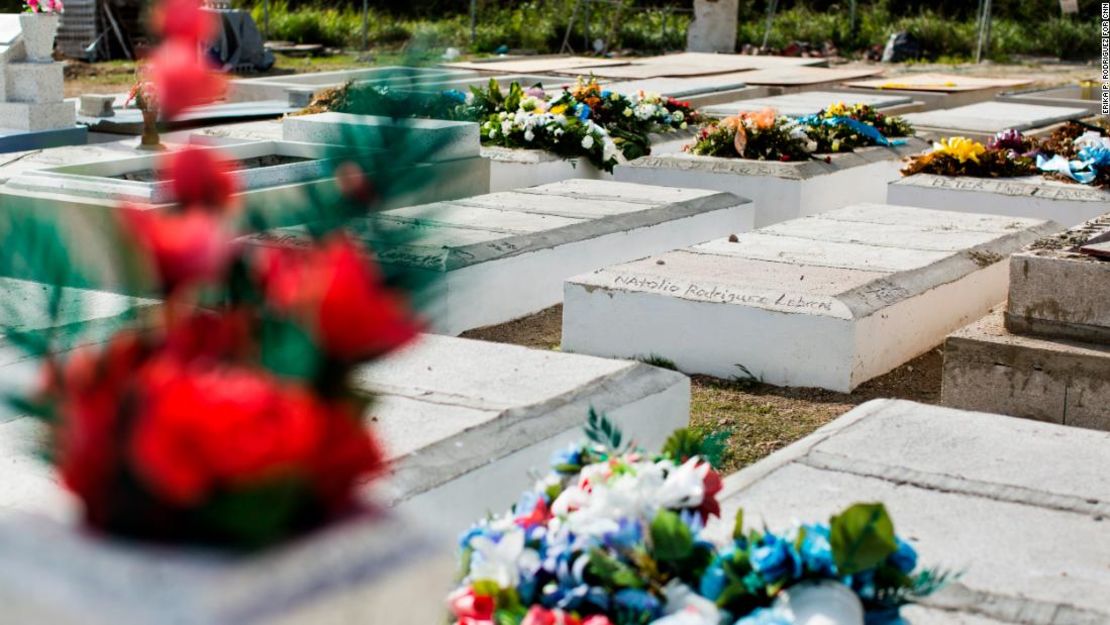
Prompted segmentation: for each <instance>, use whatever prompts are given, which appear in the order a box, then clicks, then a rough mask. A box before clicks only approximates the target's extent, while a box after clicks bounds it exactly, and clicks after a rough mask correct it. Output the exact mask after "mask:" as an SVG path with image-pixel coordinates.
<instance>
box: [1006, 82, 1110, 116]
mask: <svg viewBox="0 0 1110 625" xmlns="http://www.w3.org/2000/svg"><path fill="white" fill-rule="evenodd" d="M1100 97H1101V94H1100V93H1099V90H1098V88H1097V86H1096V83H1095V82H1094V81H1093V80H1091V81H1086V82H1083V83H1080V84H1071V85H1063V86H1060V87H1050V88H1048V89H1045V88H1040V89H1028V90H1024V91H1008V92H1006V93H1002V94H1000V95H998V96H996V99H997V100H998V101H999V102H1014V103H1017V104H1040V105H1043V106H1062V107H1068V108H1075V107H1080V108H1086V109H1087V112H1088V113H1090V114H1091V115H1095V114H1097V113H1098V112H1099V111H1100V109H1101V106H1100V101H1099V100H1100Z"/></svg>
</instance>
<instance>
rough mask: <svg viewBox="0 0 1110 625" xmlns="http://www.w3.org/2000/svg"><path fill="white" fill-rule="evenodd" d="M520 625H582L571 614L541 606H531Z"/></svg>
mask: <svg viewBox="0 0 1110 625" xmlns="http://www.w3.org/2000/svg"><path fill="white" fill-rule="evenodd" d="M520 625H582V621H580V620H579V619H578V617H577V616H574V615H573V614H568V613H566V612H563V611H562V610H548V609H547V608H544V607H542V606H538V605H535V606H532V609H531V610H528V614H526V615H524V620H523V621H521V623H520Z"/></svg>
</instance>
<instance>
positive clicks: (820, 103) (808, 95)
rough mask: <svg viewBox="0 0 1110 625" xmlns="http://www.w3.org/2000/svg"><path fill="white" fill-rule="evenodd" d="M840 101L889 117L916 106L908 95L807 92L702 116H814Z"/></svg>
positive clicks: (746, 102)
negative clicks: (775, 113)
mask: <svg viewBox="0 0 1110 625" xmlns="http://www.w3.org/2000/svg"><path fill="white" fill-rule="evenodd" d="M838 102H844V103H846V104H856V103H859V104H868V105H870V106H873V107H875V108H876V109H878V110H880V111H883V112H884V113H888V114H900V113H901V112H904V111H906V110H913V108H914V103H913V100H911V99H910V98H909V97H907V96H903V95H894V94H877V95H876V94H862V95H860V96H854V97H852V98H846V97H845V95H844V94H843V93H840V92H835V91H805V92H801V93H789V94H784V95H777V96H771V97H767V98H753V99H750V100H739V101H736V102H726V103H724V104H717V105H713V106H708V107H705V108H704V109H703V110H702V113H705V114H706V115H709V116H710V117H731V116H733V115H736V114H738V113H740V112H742V111H760V110H763V109H766V108H772V109H775V110H776V111H778V112H779V113H780V114H782V115H789V116H791V117H804V116H806V115H814V114H816V113H819V112H821V111H822V110H823V109H826V108H828V107H829V106H832V105H833V104H836V103H838Z"/></svg>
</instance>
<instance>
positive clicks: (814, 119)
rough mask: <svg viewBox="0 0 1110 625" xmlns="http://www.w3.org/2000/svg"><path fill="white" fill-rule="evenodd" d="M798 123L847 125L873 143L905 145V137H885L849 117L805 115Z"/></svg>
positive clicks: (872, 128) (869, 125)
mask: <svg viewBox="0 0 1110 625" xmlns="http://www.w3.org/2000/svg"><path fill="white" fill-rule="evenodd" d="M798 122H799V123H801V124H803V125H805V126H847V127H848V128H850V129H852V130H853V131H855V132H856V134H860V135H863V136H865V137H867V138H868V139H870V140H871V142H872V143H874V144H875V145H881V146H885V147H888V148H889V147H894V146H898V145H905V144H906V140H905V139H887V138H886V137H884V136H883V133H881V132H879V131H878V129H876V128H875V127H874V126H872V125H871V124H865V123H863V122H861V121H859V120H857V119H852V118H851V117H829V118H826V119H822V118H820V117H819V116H817V115H807V116H805V117H803V118H801V119H799V120H798Z"/></svg>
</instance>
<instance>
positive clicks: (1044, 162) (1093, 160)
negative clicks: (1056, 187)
mask: <svg viewBox="0 0 1110 625" xmlns="http://www.w3.org/2000/svg"><path fill="white" fill-rule="evenodd" d="M1108 167H1110V148H1104V147H1090V148H1083V149H1082V150H1080V151H1079V154H1078V155H1077V158H1076V159H1075V160H1074V161H1069V160H1068V159H1066V158H1064V157H1063V156H1060V155H1059V154H1057V155H1056V156H1053V157H1052V158H1045V157H1044V155H1041V154H1038V155H1037V169H1040V170H1041V171H1045V172H1056V173H1059V174H1064V175H1065V176H1067V177H1068V178H1071V179H1072V180H1074V181H1076V182H1078V183H1080V184H1091V183H1092V182H1094V181H1095V178H1097V177H1098V171H1099V170H1100V169H1105V168H1108Z"/></svg>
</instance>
